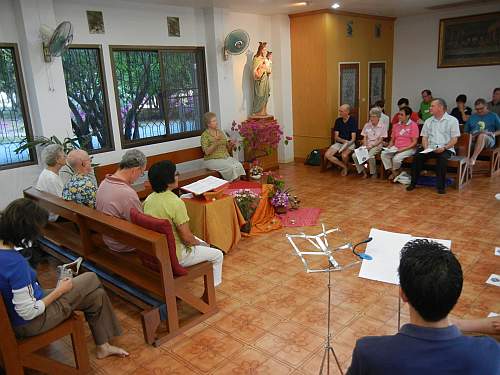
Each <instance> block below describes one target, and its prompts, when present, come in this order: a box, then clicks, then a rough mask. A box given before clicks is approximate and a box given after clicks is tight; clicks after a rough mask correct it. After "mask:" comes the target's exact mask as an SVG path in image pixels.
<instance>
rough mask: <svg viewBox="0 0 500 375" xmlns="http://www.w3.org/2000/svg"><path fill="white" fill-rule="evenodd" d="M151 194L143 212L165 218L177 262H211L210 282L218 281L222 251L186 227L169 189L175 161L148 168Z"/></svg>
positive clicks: (180, 206)
mask: <svg viewBox="0 0 500 375" xmlns="http://www.w3.org/2000/svg"><path fill="white" fill-rule="evenodd" d="M148 178H149V182H150V183H151V187H152V189H153V193H151V194H149V195H148V197H147V198H146V200H145V201H144V213H145V214H147V215H150V216H153V217H155V218H157V219H166V220H168V221H170V223H171V224H172V230H173V232H174V237H175V247H176V253H177V259H178V260H179V264H180V265H181V266H183V267H189V266H192V265H194V264H198V263H201V262H205V261H207V262H211V263H212V264H213V270H214V285H215V286H218V285H219V284H220V283H221V282H222V262H223V260H224V256H223V254H222V251H220V250H218V249H214V248H211V247H208V246H207V244H206V243H204V242H202V241H200V240H199V239H198V238H196V237H195V236H194V234H193V233H192V232H191V229H189V216H188V213H187V209H186V204H185V203H184V201H183V200H182V199H181V198H179V197H178V196H177V195H176V194H175V193H173V192H172V190H174V189H176V188H177V187H178V178H179V173H178V172H177V170H176V167H175V164H174V163H172V162H171V161H169V160H163V161H160V162H158V163H156V164H153V165H152V166H151V168H150V169H149V171H148Z"/></svg>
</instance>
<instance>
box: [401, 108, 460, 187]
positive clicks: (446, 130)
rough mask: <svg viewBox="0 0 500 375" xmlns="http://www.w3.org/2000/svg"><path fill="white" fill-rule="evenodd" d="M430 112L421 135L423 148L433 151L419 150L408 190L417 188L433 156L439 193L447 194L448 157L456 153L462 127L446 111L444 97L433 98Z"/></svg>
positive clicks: (415, 157)
mask: <svg viewBox="0 0 500 375" xmlns="http://www.w3.org/2000/svg"><path fill="white" fill-rule="evenodd" d="M430 112H431V113H432V117H429V118H428V119H427V120H425V123H424V126H423V128H422V131H421V133H420V135H421V136H422V147H423V149H424V150H427V149H432V151H431V152H427V153H420V152H418V151H417V153H416V154H415V156H414V161H413V165H412V169H411V184H410V185H409V186H408V187H407V188H406V190H408V191H411V190H413V189H415V185H416V184H417V180H418V178H419V177H420V171H421V170H422V169H423V167H424V163H425V161H426V160H427V159H431V158H432V159H436V176H437V183H436V187H437V191H438V193H439V194H445V192H446V191H445V187H446V186H445V183H446V169H447V166H448V159H449V158H451V157H452V156H453V155H455V149H454V148H453V146H455V144H456V143H457V140H458V137H460V128H459V126H458V120H457V119H456V118H455V117H453V116H451V115H449V114H448V113H446V102H445V101H444V100H443V99H440V98H436V99H433V100H432V102H431V107H430ZM419 151H422V150H419Z"/></svg>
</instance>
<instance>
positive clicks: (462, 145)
mask: <svg viewBox="0 0 500 375" xmlns="http://www.w3.org/2000/svg"><path fill="white" fill-rule="evenodd" d="M455 152H456V154H455V155H454V156H452V157H451V158H450V159H448V167H447V169H448V171H447V175H451V176H454V185H453V186H454V187H455V188H457V189H459V190H461V189H462V188H463V187H464V186H465V185H466V184H467V183H469V182H470V180H471V179H472V170H471V168H470V165H469V158H470V155H471V136H470V134H468V133H462V135H460V137H458V140H457V143H456V144H455ZM413 160H414V157H413V156H410V157H407V158H405V159H404V160H403V165H404V166H406V167H411V164H412V163H413ZM435 165H436V160H435V159H430V160H427V161H426V162H425V166H427V167H434V166H435Z"/></svg>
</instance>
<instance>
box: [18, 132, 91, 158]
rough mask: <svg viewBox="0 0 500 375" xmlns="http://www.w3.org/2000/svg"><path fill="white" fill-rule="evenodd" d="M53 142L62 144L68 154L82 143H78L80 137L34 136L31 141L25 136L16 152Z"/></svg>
mask: <svg viewBox="0 0 500 375" xmlns="http://www.w3.org/2000/svg"><path fill="white" fill-rule="evenodd" d="M51 144H56V145H61V146H62V147H63V149H64V153H65V154H68V152H70V151H71V150H73V149H75V148H81V147H80V145H79V144H78V138H77V137H73V138H69V137H66V138H63V140H62V141H61V140H60V139H59V138H57V137H56V136H55V135H53V136H51V137H34V138H33V140H32V141H29V140H28V139H27V138H24V139H23V140H22V141H21V142H20V143H19V147H18V148H16V149H15V150H14V152H15V153H16V154H19V153H21V152H23V151H26V150H28V149H33V148H35V147H36V146H41V147H45V146H47V145H51Z"/></svg>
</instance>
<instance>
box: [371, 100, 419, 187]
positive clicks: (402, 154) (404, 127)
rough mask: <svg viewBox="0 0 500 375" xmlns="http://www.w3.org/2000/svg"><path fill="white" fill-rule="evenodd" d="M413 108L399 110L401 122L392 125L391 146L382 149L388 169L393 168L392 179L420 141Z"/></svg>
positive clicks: (381, 156) (382, 157) (385, 166)
mask: <svg viewBox="0 0 500 375" xmlns="http://www.w3.org/2000/svg"><path fill="white" fill-rule="evenodd" d="M411 115H412V109H411V108H410V107H403V108H401V109H400V110H399V112H398V116H399V122H398V123H396V124H394V125H393V127H392V135H391V141H390V143H389V146H388V147H387V149H386V150H384V151H382V154H381V155H380V158H381V159H382V163H383V164H384V168H385V169H386V170H391V172H392V173H391V175H390V176H389V179H390V180H394V178H396V177H397V176H398V175H399V173H400V170H399V169H400V168H401V163H402V162H403V160H404V159H405V158H407V157H409V156H412V155H413V154H414V153H415V150H416V146H417V141H418V134H419V131H418V125H417V123H416V122H415V121H413V120H412V119H411V118H410V117H411Z"/></svg>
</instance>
